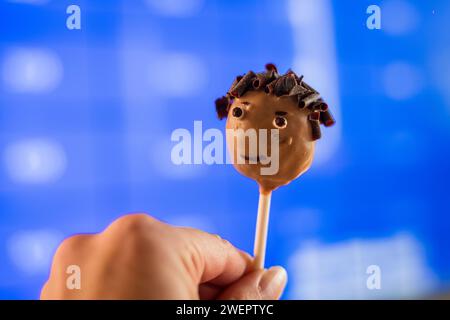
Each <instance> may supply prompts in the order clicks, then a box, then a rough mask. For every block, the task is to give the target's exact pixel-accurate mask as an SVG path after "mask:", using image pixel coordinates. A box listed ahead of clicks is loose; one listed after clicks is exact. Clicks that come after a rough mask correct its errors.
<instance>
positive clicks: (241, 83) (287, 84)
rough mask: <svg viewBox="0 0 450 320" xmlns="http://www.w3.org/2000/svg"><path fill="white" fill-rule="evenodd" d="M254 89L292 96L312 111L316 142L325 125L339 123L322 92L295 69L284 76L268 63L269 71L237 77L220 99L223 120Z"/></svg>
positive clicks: (267, 69)
mask: <svg viewBox="0 0 450 320" xmlns="http://www.w3.org/2000/svg"><path fill="white" fill-rule="evenodd" d="M252 90H253V91H264V92H266V93H267V94H274V95H275V96H277V97H281V96H289V97H292V99H294V101H295V102H296V103H297V106H298V107H299V108H300V109H305V108H306V109H307V110H308V111H309V112H310V113H309V115H308V120H309V122H310V124H311V130H312V137H313V139H314V140H317V139H320V137H321V136H322V133H321V131H320V125H321V124H323V125H324V126H325V127H330V126H332V125H333V124H335V122H336V121H335V120H334V118H333V115H332V114H331V112H330V110H329V109H328V104H327V103H326V102H325V101H324V100H323V99H322V98H321V97H320V94H319V92H317V91H316V90H315V89H314V88H312V87H311V86H309V85H308V84H307V83H306V82H304V81H303V76H301V77H299V76H297V75H296V74H295V72H293V71H292V70H288V72H286V73H285V74H284V75H280V74H279V73H278V69H277V67H276V66H275V65H274V64H272V63H268V64H266V71H265V72H260V73H254V72H253V71H249V72H247V73H246V74H244V75H243V76H237V77H236V79H235V80H234V81H233V84H232V85H231V87H230V90H228V92H227V94H226V95H225V96H223V97H221V98H218V99H217V100H216V112H217V116H218V117H219V119H223V118H226V117H227V116H228V111H229V110H230V106H231V104H232V103H233V101H234V99H235V98H240V97H242V96H243V95H244V94H245V93H246V92H248V91H252Z"/></svg>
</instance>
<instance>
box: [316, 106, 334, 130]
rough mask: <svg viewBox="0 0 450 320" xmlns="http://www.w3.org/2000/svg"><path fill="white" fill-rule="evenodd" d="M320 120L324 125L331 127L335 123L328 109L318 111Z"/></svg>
mask: <svg viewBox="0 0 450 320" xmlns="http://www.w3.org/2000/svg"><path fill="white" fill-rule="evenodd" d="M320 122H321V123H323V124H324V126H325V127H331V126H332V125H333V124H335V123H336V121H335V120H334V118H333V115H332V114H331V113H330V111H329V110H326V111H324V112H321V113H320Z"/></svg>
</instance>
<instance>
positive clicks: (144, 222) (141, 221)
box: [112, 213, 156, 236]
mask: <svg viewBox="0 0 450 320" xmlns="http://www.w3.org/2000/svg"><path fill="white" fill-rule="evenodd" d="M155 222H156V220H155V219H153V218H151V217H150V216H149V215H147V214H144V213H135V214H128V215H125V216H123V217H120V218H119V219H117V220H116V221H114V222H113V224H112V227H113V229H114V230H115V231H116V232H117V233H120V234H121V235H126V236H129V235H142V234H145V233H148V229H149V228H150V227H151V226H152V225H153V224H154V223H155Z"/></svg>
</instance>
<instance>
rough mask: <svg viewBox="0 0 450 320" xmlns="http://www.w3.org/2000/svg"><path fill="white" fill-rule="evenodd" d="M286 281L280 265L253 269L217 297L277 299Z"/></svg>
mask: <svg viewBox="0 0 450 320" xmlns="http://www.w3.org/2000/svg"><path fill="white" fill-rule="evenodd" d="M286 283H287V273H286V270H284V268H282V267H272V268H270V269H268V270H256V271H253V272H251V273H249V274H247V275H245V276H243V277H242V278H241V279H239V280H238V281H236V282H235V283H233V284H232V285H231V286H229V287H228V288H227V289H225V291H224V292H222V294H221V295H220V296H219V297H218V299H219V300H275V299H279V298H280V296H281V294H282V293H283V290H284V288H285V286H286Z"/></svg>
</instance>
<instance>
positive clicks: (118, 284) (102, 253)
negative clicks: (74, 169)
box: [41, 214, 287, 299]
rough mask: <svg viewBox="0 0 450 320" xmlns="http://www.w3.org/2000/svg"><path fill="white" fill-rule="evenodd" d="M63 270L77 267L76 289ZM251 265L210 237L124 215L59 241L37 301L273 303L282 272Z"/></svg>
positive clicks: (280, 286)
mask: <svg viewBox="0 0 450 320" xmlns="http://www.w3.org/2000/svg"><path fill="white" fill-rule="evenodd" d="M70 265H77V266H79V267H80V276H81V277H80V280H81V288H80V289H68V287H67V285H66V282H67V280H68V278H69V277H70V276H71V274H68V273H66V270H67V267H68V266H70ZM251 265H252V258H251V257H250V256H249V255H248V254H246V253H244V252H242V251H240V250H238V249H236V248H235V247H234V246H232V245H231V244H230V243H229V242H228V241H226V240H223V239H221V238H220V237H218V236H216V235H212V234H209V233H206V232H203V231H200V230H196V229H191V228H180V227H173V226H170V225H168V224H165V223H162V222H160V221H158V220H156V219H154V218H152V217H150V216H148V215H146V214H133V215H126V216H123V217H121V218H119V219H118V220H116V221H114V222H113V223H112V224H111V225H110V226H109V227H107V228H106V229H105V230H104V231H103V232H101V233H98V234H89V235H87V234H86V235H77V236H73V237H70V238H68V239H66V240H65V241H64V242H63V243H62V244H61V245H60V246H59V248H58V250H57V251H56V254H55V256H54V258H53V263H52V268H51V272H50V276H49V279H48V281H47V282H46V283H45V285H44V287H43V288H42V291H41V299H278V298H279V297H280V295H281V293H282V291H283V289H284V287H285V285H286V281H287V275H286V271H285V270H284V269H283V268H281V267H273V268H270V269H268V270H257V271H251Z"/></svg>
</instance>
